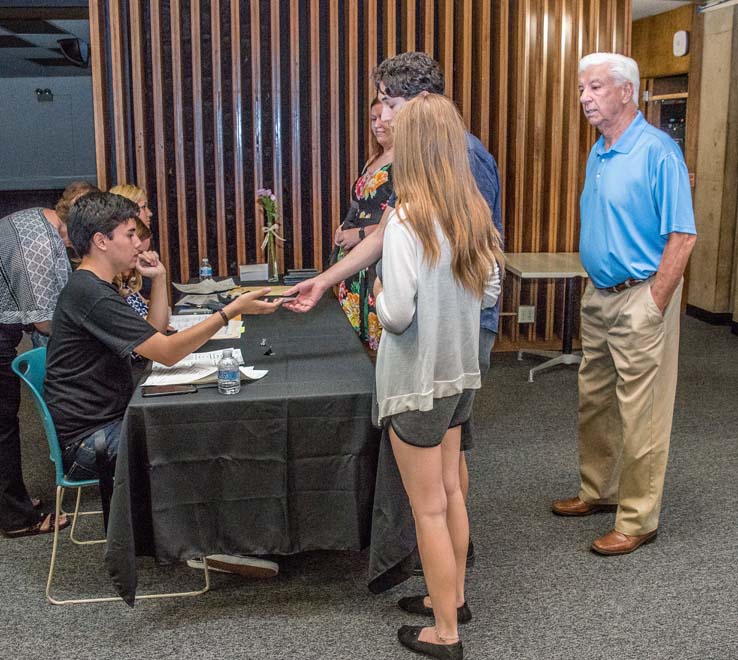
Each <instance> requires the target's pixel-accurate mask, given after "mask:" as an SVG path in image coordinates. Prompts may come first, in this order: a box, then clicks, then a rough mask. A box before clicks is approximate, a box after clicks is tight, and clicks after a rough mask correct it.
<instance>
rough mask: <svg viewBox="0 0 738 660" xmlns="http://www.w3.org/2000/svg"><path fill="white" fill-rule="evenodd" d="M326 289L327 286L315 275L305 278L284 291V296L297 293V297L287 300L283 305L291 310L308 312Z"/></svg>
mask: <svg viewBox="0 0 738 660" xmlns="http://www.w3.org/2000/svg"><path fill="white" fill-rule="evenodd" d="M326 289H327V287H325V286H324V285H323V284H322V283H321V282H320V280H319V279H318V278H317V277H313V278H311V279H309V280H305V281H304V282H298V283H297V284H295V286H293V287H292V288H291V289H289V290H288V291H285V293H284V295H285V296H294V295H295V294H297V297H296V298H294V299H292V300H287V301H286V302H285V303H284V306H285V308H287V309H289V310H290V311H291V312H301V313H304V312H309V311H310V310H311V309H312V308H313V307H315V305H317V304H318V302H319V301H320V299H321V298H322V297H323V294H324V293H325V291H326Z"/></svg>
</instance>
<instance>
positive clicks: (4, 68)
mask: <svg viewBox="0 0 738 660" xmlns="http://www.w3.org/2000/svg"><path fill="white" fill-rule="evenodd" d="M59 5H61V3H59ZM59 5H57V6H55V7H54V8H44V9H28V8H26V9H20V8H17V7H16V8H13V9H11V8H6V9H3V8H1V7H2V5H0V78H36V77H38V78H43V77H49V76H53V77H60V76H89V75H90V68H89V66H88V67H84V68H83V67H79V66H75V65H74V64H72V63H71V62H69V61H68V60H67V59H66V58H65V57H64V56H63V55H62V52H61V49H60V47H59V43H58V42H59V40H60V39H69V38H73V37H77V38H78V39H80V41H84V42H86V43H89V41H90V24H89V21H88V20H87V9H86V8H84V9H82V8H79V9H74V8H69V7H63V6H59Z"/></svg>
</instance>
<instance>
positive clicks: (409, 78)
mask: <svg viewBox="0 0 738 660" xmlns="http://www.w3.org/2000/svg"><path fill="white" fill-rule="evenodd" d="M372 78H373V79H374V85H375V86H376V88H377V90H379V85H380V83H381V84H382V85H383V86H384V90H383V92H384V93H385V94H386V95H387V96H392V97H397V96H402V97H403V98H405V99H408V100H410V99H412V98H414V97H416V96H417V95H418V94H420V93H421V92H431V93H433V94H443V92H444V88H445V86H446V83H445V80H444V78H443V71H441V67H440V65H439V64H438V62H436V61H435V60H434V59H433V58H432V57H430V56H429V55H426V54H425V53H416V52H413V53H400V54H399V55H395V56H394V57H390V58H388V59H386V60H385V61H384V62H382V63H381V64H380V65H379V66H378V67H377V68H376V69H374V71H373V72H372Z"/></svg>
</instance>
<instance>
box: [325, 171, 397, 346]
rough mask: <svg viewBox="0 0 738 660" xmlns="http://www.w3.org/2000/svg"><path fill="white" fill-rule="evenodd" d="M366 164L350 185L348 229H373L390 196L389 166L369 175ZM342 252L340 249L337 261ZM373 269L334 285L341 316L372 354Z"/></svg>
mask: <svg viewBox="0 0 738 660" xmlns="http://www.w3.org/2000/svg"><path fill="white" fill-rule="evenodd" d="M369 165H370V163H367V164H366V165H365V166H364V170H363V171H362V173H361V176H359V178H358V179H357V180H356V182H355V183H354V185H353V188H352V192H351V196H352V198H353V202H354V204H353V205H352V210H351V212H350V213H349V215H348V216H347V217H346V219H345V220H344V223H347V222H348V223H349V224H348V225H347V227H346V228H350V227H368V226H370V225H377V224H379V221H380V220H381V219H382V214H383V213H384V209H385V207H386V206H387V200H389V198H390V195H391V194H392V163H387V165H383V166H382V167H380V168H378V169H376V170H374V171H371V170H370V169H369ZM345 254H346V252H345V251H344V250H343V248H341V250H339V253H338V259H341V258H342V257H343V256H344V255H345ZM376 277H377V273H376V271H375V269H374V266H373V265H372V266H370V267H369V268H364V269H363V270H360V271H359V272H358V273H356V275H354V276H353V277H351V278H350V279H347V280H344V281H343V282H341V283H340V284H339V285H338V300H339V302H340V303H341V307H342V308H343V312H344V314H346V317H347V318H348V320H349V322H350V323H351V325H352V326H353V328H354V330H356V332H357V333H358V335H359V337H360V339H361V341H362V342H364V344H365V345H366V347H367V348H369V349H370V350H372V351H376V350H377V349H378V348H379V338H380V336H381V334H382V328H381V326H380V325H379V320H378V319H377V312H376V309H375V307H374V294H373V290H374V280H375V279H376Z"/></svg>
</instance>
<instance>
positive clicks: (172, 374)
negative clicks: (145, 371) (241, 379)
mask: <svg viewBox="0 0 738 660" xmlns="http://www.w3.org/2000/svg"><path fill="white" fill-rule="evenodd" d="M213 377H215V379H217V378H218V367H209V366H206V365H202V364H193V365H190V366H181V367H169V368H164V369H156V370H153V371H152V372H151V374H149V377H148V378H147V379H146V380H145V381H144V382H143V383H141V385H184V384H189V383H202V382H207V381H208V380H211V379H212V378H213Z"/></svg>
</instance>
